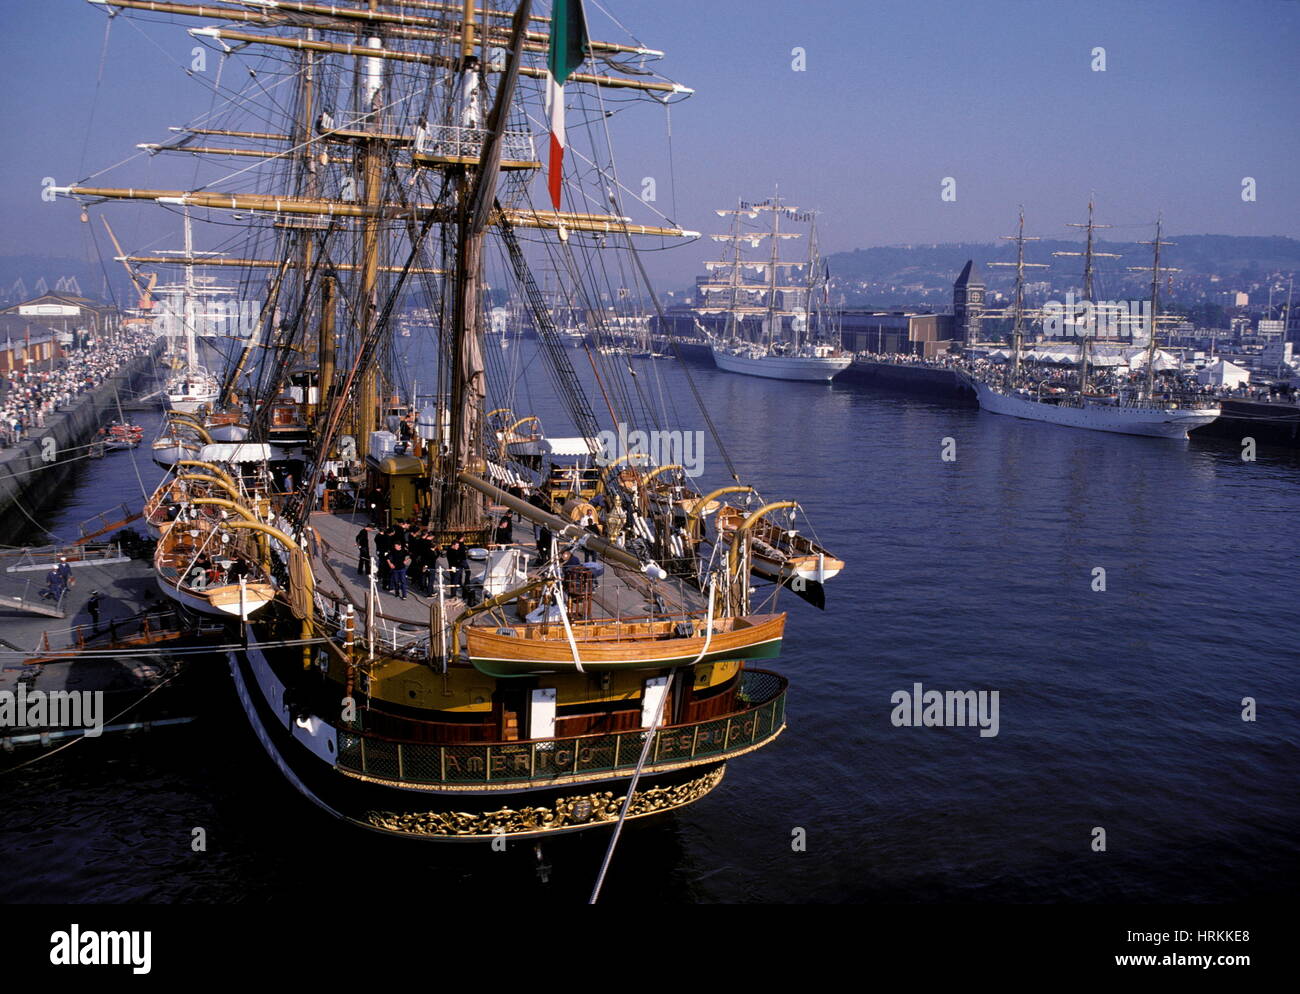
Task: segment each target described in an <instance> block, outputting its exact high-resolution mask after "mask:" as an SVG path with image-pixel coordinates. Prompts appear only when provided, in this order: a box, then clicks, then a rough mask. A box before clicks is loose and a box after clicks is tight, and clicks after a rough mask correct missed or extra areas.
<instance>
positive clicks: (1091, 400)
mask: <svg viewBox="0 0 1300 994" xmlns="http://www.w3.org/2000/svg"><path fill="white" fill-rule="evenodd" d="M1074 227H1085V225H1074ZM1086 227H1087V229H1088V237H1087V242H1086V243H1085V249H1084V252H1083V253H1082V255H1083V256H1084V277H1083V292H1084V299H1085V300H1091V299H1092V260H1093V257H1094V256H1096V255H1099V254H1105V253H1095V252H1094V251H1093V249H1092V232H1093V229H1094V228H1096V227H1101V225H1094V224H1093V223H1092V204H1091V203H1089V205H1088V223H1087V225H1086ZM1006 237H1008V238H1011V239H1013V240H1015V242H1016V246H1017V254H1016V261H1015V262H1014V263H1003V264H1002V265H1009V266H1010V265H1014V266H1015V267H1016V294H1015V303H1014V305H1013V306H1014V315H1015V317H1014V325H1013V328H1012V354H1011V359H1010V362H1009V364H1008V367H1007V369H1006V371H1005V373H1004V374H1003V376H1002V378H1001V381H1000V382H998V381H995V380H982V379H977V378H975V377H967V379H968V381H969V382H970V385H971V386H972V388H973V389H974V390H975V395H976V396H977V397H978V398H979V404H980V408H981V409H983V410H985V411H989V412H990V413H992V414H1006V415H1010V416H1011V417H1017V418H1027V419H1030V420H1033V421H1047V422H1049V423H1051V424H1057V425H1063V426H1065V427H1068V428H1090V429H1092V430H1094V431H1112V432H1118V433H1120V434H1124V435H1148V436H1153V437H1156V438H1175V439H1186V438H1187V433H1188V432H1189V431H1191V430H1192V429H1193V428H1199V427H1200V426H1201V425H1205V424H1209V423H1210V422H1211V421H1213V420H1214V419H1215V418H1217V417H1218V416H1219V413H1220V411H1221V407H1220V405H1219V403H1218V401H1213V400H1207V399H1206V398H1205V397H1202V396H1199V395H1195V394H1185V395H1180V394H1178V393H1168V392H1166V393H1159V392H1158V391H1157V389H1156V379H1155V376H1156V318H1157V314H1158V304H1159V294H1160V274H1161V268H1160V247H1161V245H1168V244H1171V243H1169V242H1161V240H1160V223H1159V222H1157V223H1156V237H1155V241H1154V242H1153V243H1152V247H1153V249H1154V256H1155V257H1154V261H1153V264H1152V266H1151V267H1150V270H1151V313H1150V316H1149V318H1148V321H1149V327H1148V328H1147V350H1146V380H1145V382H1144V383H1143V384H1141V385H1140V386H1138V387H1135V388H1126V389H1121V390H1120V391H1118V392H1117V393H1115V394H1100V393H1096V392H1090V391H1089V389H1088V386H1089V384H1088V351H1089V346H1088V341H1089V334H1090V332H1089V331H1088V330H1087V329H1080V336H1079V389H1078V390H1077V391H1075V392H1067V393H1062V394H1044V393H1043V390H1042V385H1041V384H1031V383H1028V382H1026V381H1025V380H1024V378H1023V377H1022V370H1021V364H1020V355H1021V348H1022V345H1023V337H1024V275H1025V269H1026V267H1028V266H1036V267H1037V266H1042V265H1043V264H1042V263H1026V262H1025V242H1026V241H1034V240H1036V239H1032V238H1030V239H1026V238H1025V216H1024V212H1023V211H1021V214H1020V228H1019V231H1018V232H1017V234H1015V235H1009V236H1006ZM1061 254H1064V255H1070V254H1076V253H1061ZM990 265H999V263H991V264H990ZM1142 268H1143V269H1145V268H1146V267H1142ZM1165 271H1166V272H1168V271H1169V270H1167V269H1166V270H1165Z"/></svg>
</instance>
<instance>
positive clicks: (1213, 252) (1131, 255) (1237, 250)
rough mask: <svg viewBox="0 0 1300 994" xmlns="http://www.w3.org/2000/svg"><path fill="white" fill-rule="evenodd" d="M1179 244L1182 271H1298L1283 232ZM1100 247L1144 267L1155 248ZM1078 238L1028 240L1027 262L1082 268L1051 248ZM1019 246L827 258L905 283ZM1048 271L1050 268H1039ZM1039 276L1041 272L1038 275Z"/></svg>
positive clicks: (843, 275) (960, 245) (1003, 276)
mask: <svg viewBox="0 0 1300 994" xmlns="http://www.w3.org/2000/svg"><path fill="white" fill-rule="evenodd" d="M1169 239H1170V241H1173V242H1176V243H1177V244H1176V245H1175V246H1173V247H1171V248H1169V249H1167V250H1166V251H1165V253H1164V257H1163V258H1164V261H1166V262H1168V264H1169V265H1171V266H1176V267H1178V268H1179V269H1181V270H1182V271H1183V274H1184V275H1195V274H1202V275H1219V276H1224V277H1242V278H1246V279H1262V278H1263V277H1264V276H1266V275H1267V274H1268V273H1270V272H1275V271H1282V272H1292V271H1296V270H1300V239H1295V238H1286V237H1282V236H1242V235H1171V236H1169ZM1096 248H1097V251H1099V252H1116V253H1119V254H1120V255H1122V256H1123V258H1122V259H1120V260H1107V261H1106V265H1109V266H1114V267H1123V266H1141V265H1146V264H1147V263H1148V261H1149V260H1150V256H1151V248H1150V246H1148V245H1142V244H1140V243H1138V242H1101V241H1099V242H1098V243H1097V245H1096ZM1079 249H1080V244H1079V243H1078V242H1068V241H1058V240H1043V241H1041V242H1032V243H1026V245H1025V261H1026V262H1042V263H1047V264H1048V265H1050V266H1051V267H1052V271H1055V272H1061V273H1065V272H1070V271H1078V269H1079V260H1078V259H1070V258H1054V257H1053V256H1052V253H1053V252H1077V251H1079ZM1015 258H1016V248H1015V245H1014V244H1012V243H1009V242H955V243H950V244H940V245H885V246H880V247H877V248H867V249H854V250H853V251H852V252H837V253H835V254H834V255H832V256H830V257H829V258H828V259H827V262H828V264H829V266H830V270H831V274H832V275H833V276H834V277H835V278H836V279H837V280H849V281H857V280H864V281H868V282H873V283H893V282H897V283H907V282H912V281H914V280H918V279H919V278H921V277H923V276H926V275H929V276H932V277H935V278H938V277H942V276H943V275H944V274H948V275H947V279H948V280H949V282H951V281H952V280H953V279H956V277H957V274H958V273H959V272H960V271H961V267H962V266H963V265H965V264H966V260H967V259H974V260H975V261H976V263H978V264H979V265H980V267H981V268H983V267H984V266H985V265H986V264H987V263H989V262H1014V261H1015ZM1040 272H1043V273H1046V272H1048V271H1046V270H1043V271H1040ZM984 276H985V279H986V280H988V281H989V282H990V283H1001V282H1003V281H1009V280H1010V279H1011V273H1010V271H1003V272H999V271H998V270H996V269H995V270H991V271H985V273H984ZM1040 278H1041V277H1040Z"/></svg>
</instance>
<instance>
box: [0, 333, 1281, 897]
mask: <svg viewBox="0 0 1300 994" xmlns="http://www.w3.org/2000/svg"><path fill="white" fill-rule="evenodd" d="M510 351H511V352H512V353H514V354H513V355H511V356H510V358H509V359H508V360H507V364H508V365H512V366H515V367H517V368H516V369H515V372H516V373H517V374H519V377H520V378H519V380H517V382H520V383H521V384H522V383H523V382H524V381H526V380H527V378H529V377H531V378H532V379H533V380H534V381H535V382H539V381H542V380H544V376H545V374H544V372H543V370H542V369H541V368H540V363H541V360H540V358H539V357H538V354H537V351H536V344H535V343H532V342H527V341H524V342H518V341H517V342H515V343H514V345H513V346H512V349H511V350H510ZM578 366H579V370H580V372H582V371H583V367H585V366H586V363H585V362H581V361H580V362H579V363H578ZM636 368H637V369H638V370H639V372H640V376H639V381H640V382H641V384H642V388H643V389H644V390H645V391H646V392H647V394H648V395H651V396H657V395H658V394H659V392H660V391H661V390H662V392H663V394H664V395H665V396H671V397H673V398H676V406H677V408H678V409H679V410H680V412H681V418H680V424H679V425H678V427H681V428H684V429H688V430H694V429H696V428H699V429H703V428H704V424H703V421H702V419H701V418H700V416H699V415H698V414H694V415H693V414H692V412H691V410H690V407H691V405H690V401H689V397H690V392H689V389H688V388H687V387H686V385H685V383H684V379H683V377H684V373H683V370H682V368H681V366H680V364H678V363H675V362H660V363H653V364H652V363H648V362H639V363H638V364H637V366H636ZM691 372H692V374H693V375H694V376H695V378H696V381H697V383H698V386H699V388H700V391H701V393H702V394H703V396H704V398H705V400H706V403H707V404H708V406H709V410H710V412H711V415H712V417H713V419H714V421H715V422H716V423H717V425H718V427H719V429H720V431H721V433H722V434H723V436H724V439H725V440H726V441H727V443H728V445H729V451H730V452H731V455H732V456H733V458H734V459H735V460H736V462H737V464H739V465H741V466H745V467H750V468H752V470H753V471H754V473H755V476H754V477H753V478H752V480H750V479H747V482H753V483H754V484H755V485H756V486H757V487H758V488H759V489H760V490H761V492H762V493H763V495H764V496H765V497H767V498H768V499H780V498H784V497H786V496H787V495H788V494H795V493H797V494H798V496H799V497H800V499H801V500H802V501H803V502H804V505H805V507H806V509H807V511H808V513H809V515H810V517H811V520H812V522H813V524H814V526H815V529H816V533H817V536H818V537H819V539H820V540H821V542H822V543H823V544H824V545H826V546H827V547H829V548H830V549H832V550H833V551H835V552H836V553H837V554H838V555H840V556H841V557H842V558H844V559H845V560H847V562H848V567H847V569H846V570H845V572H844V573H843V574H842V575H841V576H840V577H839V578H837V579H836V580H834V581H832V582H831V583H830V584H829V585H828V588H827V616H826V618H825V619H819V618H815V614H816V611H815V609H814V608H812V607H811V606H809V605H807V604H804V603H802V602H799V601H798V600H797V599H796V598H794V597H793V596H791V595H790V594H788V593H784V594H783V595H782V597H781V599H780V604H781V605H782V606H783V607H784V608H786V609H788V610H789V611H790V620H789V624H788V627H787V636H786V644H785V651H784V653H783V655H782V657H781V658H780V659H779V660H776V661H775V666H774V668H776V669H779V670H780V671H781V672H783V673H784V674H786V675H787V676H788V677H789V678H790V680H791V685H792V686H791V692H790V697H789V708H788V720H789V728H788V730H787V731H786V732H785V734H784V735H783V736H782V737H781V738H780V739H779V740H778V741H777V742H776V743H774V744H773V745H771V746H769V747H768V748H766V749H763V750H760V751H759V752H757V753H754V754H752V755H749V756H746V757H742V758H741V759H739V760H737V761H734V762H733V763H732V764H731V765H730V766H729V768H728V772H727V776H726V778H725V780H724V781H723V783H722V785H721V786H720V787H719V788H718V789H717V790H716V791H715V792H714V793H713V794H712V795H710V796H709V797H707V798H705V799H704V800H702V801H700V802H699V803H697V804H695V805H693V806H691V807H688V808H686V809H683V810H681V811H679V812H676V813H673V814H670V815H666V816H661V817H658V818H653V819H649V820H643V821H641V822H633V823H629V824H628V826H627V828H626V830H625V831H624V834H623V839H622V841H621V842H620V844H619V848H618V852H617V854H616V856H615V858H614V861H613V866H612V869H611V871H610V875H609V879H608V881H607V883H606V887H605V891H604V895H603V901H605V902H615V903H629V904H630V903H633V902H635V903H637V904H638V905H641V906H644V905H646V904H652V905H653V904H663V903H680V902H754V901H891V902H892V901H905V902H940V901H980V900H999V901H1015V902H1088V901H1096V902H1212V901H1235V900H1251V899H1269V898H1274V899H1280V898H1282V897H1283V895H1289V894H1290V893H1292V892H1293V891H1294V889H1295V887H1296V884H1297V882H1298V880H1300V873H1298V872H1297V871H1298V870H1300V856H1298V855H1297V852H1296V847H1295V839H1296V837H1297V834H1298V832H1300V792H1297V791H1296V789H1295V784H1296V779H1297V773H1300V741H1297V738H1296V736H1295V729H1296V727H1297V720H1298V719H1300V670H1298V668H1297V666H1296V651H1297V647H1298V646H1300V622H1298V621H1297V616H1296V590H1297V584H1296V579H1295V562H1296V553H1297V551H1298V550H1297V548H1296V541H1295V537H1294V521H1295V516H1296V512H1297V511H1300V461H1297V458H1296V456H1295V455H1294V454H1293V453H1288V452H1272V451H1269V450H1267V449H1263V450H1261V451H1260V453H1259V456H1258V458H1257V460H1256V461H1254V462H1244V461H1242V459H1241V457H1240V451H1241V450H1240V448H1239V447H1238V446H1236V445H1231V444H1226V443H1222V442H1211V441H1202V440H1193V441H1190V442H1185V443H1184V442H1169V441H1163V440H1155V439H1147V438H1138V437H1129V436H1121V435H1113V434H1102V433H1092V432H1087V431H1080V430H1073V429H1066V428H1059V427H1055V426H1052V425H1047V424H1042V423H1037V422H1026V421H1019V420H1015V419H1011V418H1006V417H998V416H995V415H990V414H985V413H981V412H979V411H978V410H975V409H973V408H970V407H959V406H955V405H949V404H946V403H943V402H940V401H932V400H926V399H921V398H917V397H914V396H908V395H903V394H895V393H887V392H882V391H880V390H873V389H867V388H864V387H861V386H855V385H846V386H840V385H830V386H827V385H820V384H811V383H786V382H781V381H775V380H760V379H754V378H750V377H744V376H736V375H730V374H724V373H721V372H717V371H715V370H712V369H708V368H705V367H701V366H693V367H692V369H691ZM584 375H585V373H584ZM657 379H658V380H659V382H656V380H657ZM540 393H541V391H538V394H539V396H540ZM593 396H599V393H598V392H595V391H593ZM490 399H493V400H496V398H490ZM505 401H506V402H507V403H509V405H510V406H511V407H513V408H514V409H515V410H516V411H517V412H519V414H520V416H523V414H528V413H533V414H537V415H539V416H540V417H541V419H542V423H543V425H544V426H545V427H546V429H547V430H548V432H549V433H551V434H555V435H562V434H573V433H574V432H573V430H572V429H568V428H566V427H565V426H564V423H563V418H562V416H561V414H560V412H559V411H558V410H557V409H547V408H545V407H537V406H534V404H533V400H532V399H531V398H530V397H529V396H528V394H527V391H526V390H525V388H524V387H523V386H522V385H521V386H519V387H518V393H517V395H516V396H514V397H510V398H505ZM141 420H142V421H143V422H144V423H146V425H147V436H146V437H149V436H150V435H151V433H152V431H153V426H154V425H155V424H156V418H154V417H153V416H152V415H150V416H145V417H142V418H141ZM946 439H951V440H952V444H951V445H950V446H948V448H949V449H950V451H951V450H952V449H953V448H954V447H955V456H956V458H955V459H954V460H952V461H945V460H944V459H943V458H942V456H943V453H944V449H945V440H946ZM704 453H705V463H704V466H705V475H704V477H703V480H702V482H703V483H705V484H708V483H716V484H718V485H720V484H721V483H722V482H724V481H725V480H726V475H727V474H726V469H725V466H724V464H723V462H722V460H721V459H720V458H719V456H718V453H717V451H716V448H715V447H714V445H713V442H712V440H711V439H707V438H706V441H705V449H704ZM136 460H137V464H138V466H139V468H140V470H141V475H142V479H143V484H144V486H145V487H146V488H152V485H153V483H154V481H155V480H156V479H157V478H158V476H159V472H158V471H157V470H156V468H155V467H152V465H151V464H150V463H149V461H148V458H147V455H145V450H143V449H142V450H141V451H140V452H138V453H137V454H136ZM705 489H708V488H707V487H706V488H705ZM139 493H140V484H139V482H137V478H136V475H135V472H134V470H133V468H132V465H131V460H130V457H129V456H128V455H126V454H124V453H119V454H115V455H111V456H109V457H108V458H106V459H104V460H102V461H98V462H95V463H91V464H88V465H87V467H86V468H85V469H84V470H82V472H81V475H80V476H79V477H78V480H77V485H76V487H75V489H74V488H70V492H69V496H68V497H67V498H66V500H65V502H64V503H63V505H62V506H60V507H57V508H52V509H48V510H47V512H46V514H45V515H43V516H42V520H43V521H48V522H49V524H47V525H46V527H49V528H50V529H51V530H52V531H54V532H56V533H63V532H64V531H67V532H69V533H71V532H72V531H74V530H75V529H74V528H73V527H72V525H73V523H75V522H77V521H79V520H82V519H84V518H87V517H89V516H90V515H91V514H93V513H95V512H97V511H99V510H102V509H103V508H104V507H106V506H109V505H112V504H114V503H118V502H121V501H123V500H135V501H138V499H139ZM1098 567H1100V568H1102V569H1104V570H1105V590H1104V591H1100V590H1095V589H1094V586H1095V579H1094V578H1095V573H1094V571H1095V569H1096V568H1098ZM815 620H816V621H818V622H821V621H822V620H824V622H825V623H818V624H814V623H813V622H814V621H815ZM199 665H204V666H209V667H211V671H212V672H211V678H212V679H211V681H210V688H211V689H210V692H209V693H207V694H206V695H205V696H204V698H203V699H202V700H201V702H200V708H199V714H198V720H197V721H196V722H194V723H193V724H190V725H187V726H183V727H178V728H174V729H169V730H166V731H159V732H155V733H150V734H149V735H147V736H141V737H138V738H132V739H123V740H117V741H109V740H107V739H105V740H100V741H98V742H90V741H87V742H82V743H79V744H77V745H75V746H73V747H71V748H69V749H65V750H63V751H62V752H61V753H59V754H56V755H52V756H49V757H47V758H44V759H41V760H39V761H37V762H36V763H34V764H32V765H30V766H28V767H26V768H24V769H22V770H20V771H18V772H16V773H11V774H6V775H0V811H2V812H3V814H0V851H3V852H4V853H5V854H6V856H5V863H6V870H7V872H6V873H5V874H3V876H0V899H3V900H6V901H120V900H144V901H217V902H228V901H254V902H289V901H293V902H294V903H295V904H297V905H298V906H303V905H304V902H307V906H316V907H320V908H322V909H323V908H328V907H331V906H333V907H337V908H339V909H343V908H364V907H367V906H370V907H374V906H375V905H373V904H372V903H371V902H372V901H373V900H377V899H380V898H389V897H393V898H397V897H400V898H402V899H403V900H406V901H411V900H412V899H414V900H416V901H418V900H419V897H420V895H421V894H424V895H427V896H428V897H429V899H430V900H432V899H434V898H435V897H436V898H438V899H445V898H447V897H457V898H460V899H463V900H468V901H473V900H474V899H475V898H476V896H477V895H483V897H484V898H485V899H487V900H491V901H492V902H493V903H494V904H495V905H498V906H499V905H500V902H501V899H502V896H503V895H504V894H517V895H519V896H520V898H521V899H527V900H529V901H538V900H542V901H554V902H556V903H574V902H577V901H580V900H585V899H586V896H587V894H588V892H589V891H590V888H591V885H592V882H593V880H594V877H595V874H596V871H597V868H598V866H599V861H600V858H601V856H602V855H603V852H604V847H605V844H606V842H607V840H608V834H607V833H605V832H603V831H597V832H587V833H580V834H579V835H577V836H572V837H565V838H558V839H555V840H549V841H547V842H546V843H545V844H544V846H543V848H542V851H541V855H540V861H539V858H538V855H537V854H536V853H535V852H534V851H533V849H532V847H531V846H527V845H516V846H512V847H511V849H510V850H509V851H507V852H505V853H497V852H493V851H491V849H490V847H489V846H488V844H486V843H476V844H473V845H466V846H438V845H433V844H427V843H421V842H413V841H407V840H399V839H390V838H383V837H379V836H372V835H368V834H365V833H362V832H361V831H360V830H358V829H355V828H348V827H344V826H342V825H340V824H337V823H335V822H333V821H331V820H329V819H328V818H327V817H326V816H325V815H323V814H321V813H320V812H318V811H317V810H316V809H314V808H313V807H311V806H310V805H309V804H307V803H306V802H305V801H303V800H301V799H300V798H299V797H298V796H297V795H296V794H295V793H294V792H293V791H292V790H291V789H289V788H288V786H287V785H286V784H285V783H284V782H283V781H282V778H281V776H280V774H279V773H278V772H277V771H276V770H275V769H274V767H273V766H272V764H271V762H270V761H269V760H268V758H267V757H266V754H265V753H264V752H263V751H262V748H261V746H260V745H259V744H258V743H257V741H256V740H255V739H254V738H253V736H252V734H251V732H250V731H249V729H248V727H247V724H246V722H245V720H244V718H243V715H242V713H241V712H240V710H239V707H238V705H237V703H236V702H235V700H234V695H233V691H232V690H231V689H230V687H229V683H228V681H227V680H226V679H224V678H223V673H224V668H225V661H224V659H221V658H212V659H204V660H202V661H201V662H200V664H199ZM917 683H919V684H921V685H922V686H923V687H924V688H925V689H927V690H929V689H937V690H943V691H946V690H976V691H980V690H985V691H990V692H991V691H997V692H998V694H999V702H1000V709H999V725H998V734H997V735H996V736H981V735H980V729H978V728H972V727H961V728H955V727H954V728H940V727H932V728H926V727H921V728H916V727H896V726H895V725H894V724H893V723H892V722H891V712H893V711H894V705H893V703H891V696H892V695H894V694H895V693H896V692H898V691H908V692H911V691H912V689H913V686H914V685H915V684H917ZM1243 698H1252V699H1253V700H1254V702H1255V707H1256V709H1257V718H1258V720H1256V721H1253V722H1247V721H1243V720H1242V711H1243V703H1242V702H1243ZM195 828H203V829H204V830H205V833H206V851H202V852H195V851H194V850H193V848H192V844H191V843H192V838H193V829H195ZM1097 828H1102V829H1104V830H1105V841H1106V848H1105V851H1094V839H1095V838H1096V837H1097V836H1096V832H1095V829H1097ZM799 829H802V830H803V831H802V832H799V831H797V830H799ZM801 836H802V837H803V838H804V839H805V843H806V845H805V847H804V851H797V850H798V848H799V847H798V846H797V845H794V843H795V842H796V841H797V839H798V838H799V837H801ZM329 865H337V866H338V873H337V874H334V875H331V874H322V873H321V872H320V871H321V867H322V866H329ZM539 867H541V869H540V871H539ZM502 888H506V889H504V890H503V889H502Z"/></svg>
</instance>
